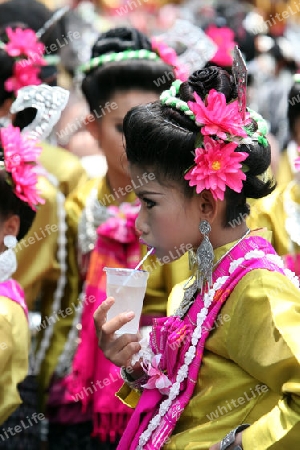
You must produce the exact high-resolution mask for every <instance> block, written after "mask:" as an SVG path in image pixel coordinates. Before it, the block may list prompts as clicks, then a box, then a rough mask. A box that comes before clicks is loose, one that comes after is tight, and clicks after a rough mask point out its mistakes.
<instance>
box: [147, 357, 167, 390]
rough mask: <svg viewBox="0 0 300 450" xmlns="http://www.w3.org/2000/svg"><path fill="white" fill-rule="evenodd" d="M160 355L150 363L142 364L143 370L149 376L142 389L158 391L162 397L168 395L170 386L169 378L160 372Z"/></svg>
mask: <svg viewBox="0 0 300 450" xmlns="http://www.w3.org/2000/svg"><path fill="white" fill-rule="evenodd" d="M161 356H162V355H155V356H153V358H152V361H151V363H150V362H147V363H145V364H144V366H145V367H144V370H145V372H146V373H147V375H149V377H150V378H149V380H148V381H147V383H146V384H143V385H142V387H143V388H145V389H155V388H156V389H158V390H159V392H160V393H161V394H163V395H168V393H169V391H170V387H171V386H172V383H171V381H170V380H169V378H168V377H167V376H166V375H165V374H164V373H163V372H162V371H161V370H160V368H159V363H160V360H161Z"/></svg>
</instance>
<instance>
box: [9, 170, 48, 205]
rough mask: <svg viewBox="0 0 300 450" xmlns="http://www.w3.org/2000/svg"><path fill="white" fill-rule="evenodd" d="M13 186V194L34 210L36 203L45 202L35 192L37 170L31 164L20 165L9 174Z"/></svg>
mask: <svg viewBox="0 0 300 450" xmlns="http://www.w3.org/2000/svg"><path fill="white" fill-rule="evenodd" d="M11 175H12V179H13V183H14V185H15V189H14V192H15V194H16V195H17V196H18V197H19V198H20V199H21V200H23V201H24V202H26V203H28V204H29V206H30V207H31V208H32V209H33V210H35V209H36V205H37V204H38V203H41V204H43V203H45V200H44V199H42V198H41V197H40V196H39V193H38V192H37V188H36V186H37V182H38V175H39V168H38V167H37V166H32V165H31V164H20V165H19V166H16V167H15V168H14V169H13V171H12V172H11Z"/></svg>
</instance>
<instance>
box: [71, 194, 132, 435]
mask: <svg viewBox="0 0 300 450" xmlns="http://www.w3.org/2000/svg"><path fill="white" fill-rule="evenodd" d="M139 207H140V204H139V202H138V201H137V202H135V203H133V204H130V203H122V204H121V205H120V207H117V206H109V207H108V210H109V212H110V213H111V217H110V218H108V219H107V220H106V221H105V222H104V223H103V224H102V225H100V226H99V228H98V230H97V234H98V239H97V242H96V245H95V248H94V250H93V252H92V254H91V259H90V265H89V270H88V274H87V279H86V289H85V299H86V300H85V303H84V308H83V314H82V319H81V325H82V329H81V333H80V339H81V341H80V344H79V346H78V348H77V351H76V354H75V357H74V360H73V366H72V372H71V373H70V375H68V377H67V379H66V380H65V387H66V394H65V395H68V399H69V401H72V402H73V405H74V404H75V402H78V403H79V404H80V409H81V415H86V414H87V413H89V410H92V414H93V422H94V432H93V435H94V436H98V438H99V439H100V440H101V441H106V440H107V439H108V440H111V441H112V442H115V441H116V439H117V438H118V436H120V435H121V434H122V433H123V431H124V429H125V428H126V425H127V423H128V420H129V417H130V415H131V413H132V410H131V409H130V408H128V406H126V405H123V404H122V403H121V402H120V401H119V400H118V399H117V398H116V396H115V393H116V392H117V391H118V389H119V388H120V386H121V385H122V380H121V378H120V370H119V368H118V367H116V366H114V365H113V364H112V363H111V362H110V361H108V360H107V359H106V358H105V357H104V355H103V352H102V351H101V350H100V349H99V348H98V345H97V337H96V333H95V328H94V320H93V314H94V312H95V310H96V309H97V307H98V306H99V305H100V304H101V303H102V302H103V301H104V300H105V299H106V297H107V296H106V274H105V272H103V268H104V267H105V266H107V267H128V268H134V267H135V266H136V265H137V263H138V262H139V260H140V244H139V240H138V236H137V234H136V230H135V220H136V218H137V214H138V210H139ZM76 399H77V400H76ZM78 403H77V404H78ZM79 417H80V416H79Z"/></svg>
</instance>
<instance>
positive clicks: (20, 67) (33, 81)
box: [0, 28, 47, 95]
mask: <svg viewBox="0 0 300 450" xmlns="http://www.w3.org/2000/svg"><path fill="white" fill-rule="evenodd" d="M6 34H7V37H8V42H7V43H4V42H0V48H2V49H3V50H4V51H5V52H6V53H7V54H8V55H9V56H11V57H12V58H14V59H15V63H14V66H13V76H12V77H10V78H8V79H7V80H6V81H5V83H4V87H5V89H6V91H7V92H14V94H15V95H16V94H17V92H18V90H19V89H21V88H22V87H24V86H29V85H34V86H37V85H39V84H41V83H42V80H41V79H40V78H39V73H40V70H41V66H45V65H47V63H46V60H45V57H44V52H45V46H44V44H43V43H41V42H39V41H38V39H37V36H36V33H35V32H34V31H33V30H31V29H29V28H28V29H25V30H23V29H21V28H16V29H15V30H13V29H12V28H7V29H6Z"/></svg>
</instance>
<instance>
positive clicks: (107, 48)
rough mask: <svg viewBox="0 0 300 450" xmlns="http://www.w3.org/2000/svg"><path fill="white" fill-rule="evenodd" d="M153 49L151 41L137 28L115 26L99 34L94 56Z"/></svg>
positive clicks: (94, 47)
mask: <svg viewBox="0 0 300 450" xmlns="http://www.w3.org/2000/svg"><path fill="white" fill-rule="evenodd" d="M142 49H145V50H151V42H150V41H149V39H148V38H147V36H145V35H144V34H143V33H141V32H140V31H138V30H137V29H135V28H125V27H123V28H113V29H111V30H109V31H107V32H106V33H102V34H100V35H99V37H98V39H97V41H96V43H95V44H94V46H93V50H92V58H95V57H97V56H101V55H105V54H106V53H112V52H116V53H117V52H122V51H124V50H142Z"/></svg>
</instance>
